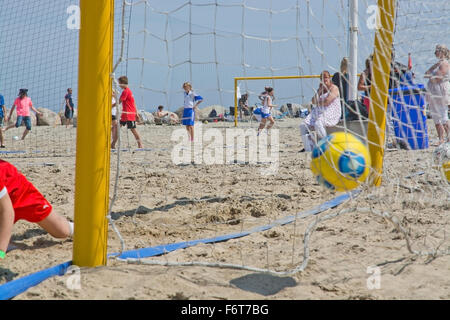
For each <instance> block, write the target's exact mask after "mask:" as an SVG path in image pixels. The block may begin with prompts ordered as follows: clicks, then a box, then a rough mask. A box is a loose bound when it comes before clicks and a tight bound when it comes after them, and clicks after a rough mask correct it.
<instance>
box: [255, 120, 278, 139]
mask: <svg viewBox="0 0 450 320" xmlns="http://www.w3.org/2000/svg"><path fill="white" fill-rule="evenodd" d="M267 120H269V124H268V126H267V130H270V129H271V128H272V127H273V125H274V124H275V120H273V118H272V116H270V117H268V118H264V119H261V123H260V124H259V128H258V136H259V134H260V133H261V131H262V130H263V129H264V127H265V126H266V123H267Z"/></svg>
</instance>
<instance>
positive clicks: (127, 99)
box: [111, 76, 143, 149]
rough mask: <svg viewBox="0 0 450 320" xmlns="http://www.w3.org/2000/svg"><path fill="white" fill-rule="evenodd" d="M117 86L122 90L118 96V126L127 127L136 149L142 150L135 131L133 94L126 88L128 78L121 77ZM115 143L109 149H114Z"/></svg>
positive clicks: (135, 110) (139, 138)
mask: <svg viewBox="0 0 450 320" xmlns="http://www.w3.org/2000/svg"><path fill="white" fill-rule="evenodd" d="M118 81H119V86H120V88H122V89H123V91H122V94H121V96H120V99H119V100H120V103H122V115H121V116H120V125H121V126H122V127H123V126H125V125H126V126H127V128H128V129H129V130H131V133H133V135H134V138H135V139H136V142H137V144H138V148H139V149H142V148H143V146H142V141H141V137H140V136H139V133H138V132H137V130H136V114H137V109H136V103H135V101H134V96H133V92H131V90H130V88H129V87H128V77H127V76H121V77H120V78H119V79H118ZM115 147H116V146H115V142H114V144H111V149H115Z"/></svg>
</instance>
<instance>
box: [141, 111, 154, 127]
mask: <svg viewBox="0 0 450 320" xmlns="http://www.w3.org/2000/svg"><path fill="white" fill-rule="evenodd" d="M137 115H138V117H137V124H140V125H142V124H154V123H155V117H154V116H153V114H152V113H151V112H147V111H144V110H139V111H138V114H137Z"/></svg>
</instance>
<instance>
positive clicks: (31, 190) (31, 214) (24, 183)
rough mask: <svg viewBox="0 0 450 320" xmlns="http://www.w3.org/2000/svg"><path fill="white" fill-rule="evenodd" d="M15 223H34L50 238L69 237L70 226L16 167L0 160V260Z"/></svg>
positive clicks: (3, 257) (71, 228)
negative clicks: (22, 221)
mask: <svg viewBox="0 0 450 320" xmlns="http://www.w3.org/2000/svg"><path fill="white" fill-rule="evenodd" d="M18 220H26V221H28V222H31V223H37V224H38V225H39V226H40V227H42V228H43V229H44V230H45V231H47V232H48V233H49V234H50V235H51V236H53V237H54V238H58V239H65V238H67V237H70V236H72V235H73V230H74V226H73V223H72V222H69V221H68V220H67V219H66V218H64V217H63V216H60V215H58V214H57V213H55V212H54V211H53V208H52V206H51V204H50V203H49V202H48V201H47V200H46V199H45V198H44V196H43V195H42V194H41V193H40V192H39V191H38V190H37V189H36V188H35V187H34V186H33V184H32V183H31V182H30V181H28V180H27V178H26V177H25V176H24V175H23V174H22V173H20V172H19V171H18V170H17V168H16V167H14V166H13V165H12V164H10V163H9V162H6V161H3V160H0V261H1V260H2V259H5V258H6V251H7V250H8V245H9V241H10V239H11V233H12V229H13V226H14V224H15V223H16V222H17V221H18Z"/></svg>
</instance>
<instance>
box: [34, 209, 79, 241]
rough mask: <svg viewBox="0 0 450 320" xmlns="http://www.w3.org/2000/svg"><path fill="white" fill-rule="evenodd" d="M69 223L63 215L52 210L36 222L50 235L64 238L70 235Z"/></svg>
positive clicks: (70, 227)
mask: <svg viewBox="0 0 450 320" xmlns="http://www.w3.org/2000/svg"><path fill="white" fill-rule="evenodd" d="M70 224H71V223H70V222H69V221H68V220H67V219H66V218H64V217H62V216H60V215H58V214H56V213H54V212H52V213H50V214H49V215H48V217H47V218H45V219H44V220H42V221H41V222H38V225H39V226H40V227H41V228H42V229H44V230H45V231H47V232H48V233H49V234H50V235H51V236H52V237H54V238H57V239H64V238H67V237H69V236H71V235H72V232H73V230H72V228H73V227H72V226H71V225H70Z"/></svg>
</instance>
